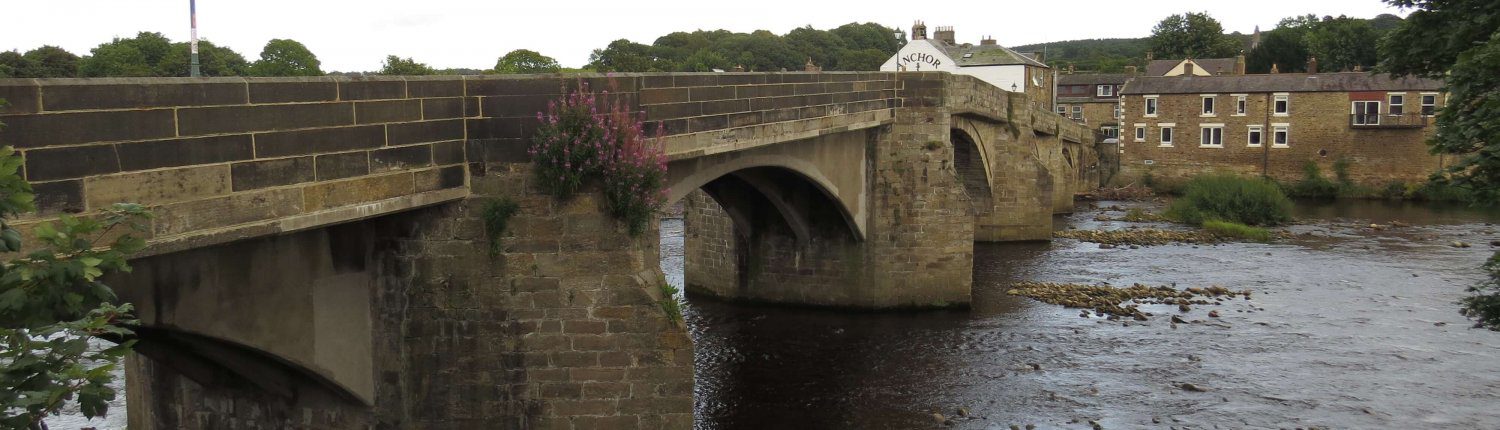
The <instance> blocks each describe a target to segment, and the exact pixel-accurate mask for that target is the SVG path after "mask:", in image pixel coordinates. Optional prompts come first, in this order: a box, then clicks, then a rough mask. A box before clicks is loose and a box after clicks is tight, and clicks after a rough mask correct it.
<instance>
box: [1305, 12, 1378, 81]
mask: <svg viewBox="0 0 1500 430" xmlns="http://www.w3.org/2000/svg"><path fill="white" fill-rule="evenodd" d="M1378 40H1380V34H1379V33H1378V32H1376V31H1375V28H1374V27H1371V26H1370V22H1369V21H1367V20H1363V19H1356V18H1350V17H1347V16H1340V17H1338V18H1331V17H1325V18H1323V20H1322V21H1320V22H1318V23H1317V24H1316V25H1313V26H1312V29H1311V31H1309V32H1308V33H1307V49H1308V51H1309V52H1310V53H1311V54H1312V55H1313V56H1316V57H1317V58H1318V71H1320V72H1334V71H1345V70H1354V68H1355V67H1360V68H1364V69H1369V68H1372V67H1374V66H1375V62H1376V60H1377V57H1378V54H1377V53H1376V46H1377V41H1378Z"/></svg>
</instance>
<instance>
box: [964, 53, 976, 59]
mask: <svg viewBox="0 0 1500 430" xmlns="http://www.w3.org/2000/svg"><path fill="white" fill-rule="evenodd" d="M964 58H974V53H973V52H965V53H964Z"/></svg>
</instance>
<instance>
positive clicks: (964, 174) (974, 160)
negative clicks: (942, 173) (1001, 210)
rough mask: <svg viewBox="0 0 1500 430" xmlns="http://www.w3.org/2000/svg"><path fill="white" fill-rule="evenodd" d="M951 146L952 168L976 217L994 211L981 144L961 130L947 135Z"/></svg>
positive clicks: (987, 156) (983, 149) (988, 170)
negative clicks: (961, 183)
mask: <svg viewBox="0 0 1500 430" xmlns="http://www.w3.org/2000/svg"><path fill="white" fill-rule="evenodd" d="M949 140H950V141H951V142H952V144H953V168H954V172H955V173H956V174H957V175H958V179H959V180H960V181H961V182H963V185H964V193H965V194H967V195H968V196H969V203H970V205H971V206H972V207H973V209H974V213H975V214H976V215H984V214H988V213H990V212H993V211H994V208H995V203H994V192H993V190H992V189H991V187H990V182H991V181H990V169H989V166H990V160H989V154H988V151H985V147H984V145H983V144H982V143H980V142H978V141H976V140H975V138H974V137H972V135H970V134H969V133H968V132H967V131H964V130H963V129H961V128H954V129H952V131H951V132H950V133H949Z"/></svg>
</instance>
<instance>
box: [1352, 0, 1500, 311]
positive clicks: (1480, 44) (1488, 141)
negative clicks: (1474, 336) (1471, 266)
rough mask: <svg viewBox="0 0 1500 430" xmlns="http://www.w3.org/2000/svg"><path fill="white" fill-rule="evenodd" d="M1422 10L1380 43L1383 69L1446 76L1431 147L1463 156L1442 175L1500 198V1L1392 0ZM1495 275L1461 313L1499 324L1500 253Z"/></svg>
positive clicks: (1491, 268) (1482, 196) (1486, 198)
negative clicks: (1444, 97)
mask: <svg viewBox="0 0 1500 430" xmlns="http://www.w3.org/2000/svg"><path fill="white" fill-rule="evenodd" d="M1386 3H1389V4H1391V5H1394V6H1397V7H1401V8H1407V9H1416V10H1415V11H1414V12H1412V13H1411V14H1410V15H1408V16H1407V17H1406V21H1404V22H1402V23H1401V25H1400V26H1398V27H1397V28H1396V29H1395V30H1393V31H1391V32H1390V33H1389V34H1387V35H1386V36H1385V38H1384V39H1382V40H1381V43H1380V56H1381V62H1380V70H1381V71H1384V72H1388V73H1391V74H1392V75H1415V76H1422V77H1428V78H1435V79H1438V78H1440V79H1443V90H1444V92H1445V93H1447V103H1446V106H1444V107H1442V108H1441V109H1439V110H1438V114H1437V133H1436V134H1435V135H1434V136H1433V138H1432V141H1431V144H1432V147H1433V148H1432V149H1433V152H1436V153H1445V154H1450V155H1453V156H1456V157H1458V158H1459V161H1458V162H1457V163H1455V164H1454V165H1453V166H1452V167H1450V168H1448V170H1447V172H1445V174H1442V175H1438V176H1436V178H1435V179H1436V180H1437V181H1438V182H1440V183H1448V184H1451V185H1456V186H1459V187H1464V188H1468V189H1471V190H1473V192H1474V194H1475V196H1476V199H1475V201H1476V202H1479V203H1481V204H1491V205H1493V204H1495V203H1496V202H1500V73H1496V72H1495V71H1496V70H1500V2H1495V1H1493V0H1386ZM1485 268H1486V270H1487V271H1488V272H1489V275H1490V279H1489V281H1487V282H1485V283H1482V284H1479V285H1476V286H1474V287H1472V288H1470V291H1471V292H1472V293H1474V295H1473V296H1471V297H1469V298H1467V299H1465V300H1464V302H1463V305H1464V309H1463V313H1464V315H1466V316H1469V317H1471V318H1474V319H1475V320H1477V321H1478V325H1480V326H1484V327H1489V328H1490V329H1491V330H1500V253H1496V255H1495V256H1494V257H1491V258H1490V261H1489V263H1488V264H1487V265H1486V266H1485Z"/></svg>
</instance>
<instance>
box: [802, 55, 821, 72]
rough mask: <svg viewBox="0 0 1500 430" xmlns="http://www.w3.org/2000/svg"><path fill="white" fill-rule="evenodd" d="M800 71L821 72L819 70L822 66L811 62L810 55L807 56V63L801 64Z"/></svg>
mask: <svg viewBox="0 0 1500 430" xmlns="http://www.w3.org/2000/svg"><path fill="white" fill-rule="evenodd" d="M802 71H804V72H821V71H823V68H822V67H818V65H817V64H813V61H812V57H807V64H804V65H802Z"/></svg>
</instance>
